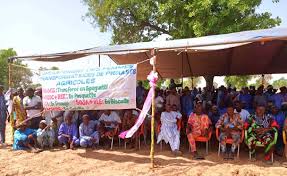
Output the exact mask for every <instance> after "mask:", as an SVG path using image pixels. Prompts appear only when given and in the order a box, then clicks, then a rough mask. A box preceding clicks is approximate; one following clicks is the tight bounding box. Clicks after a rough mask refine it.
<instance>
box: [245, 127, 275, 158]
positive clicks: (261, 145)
mask: <svg viewBox="0 0 287 176" xmlns="http://www.w3.org/2000/svg"><path fill="white" fill-rule="evenodd" d="M273 130H274V132H275V134H274V140H273V141H272V142H271V143H270V144H273V145H275V144H276V143H277V139H278V130H277V129H273ZM246 141H247V130H245V143H246V145H247V142H246ZM255 146H256V147H264V144H262V143H261V142H259V141H257V142H256V144H255ZM249 159H250V160H251V152H250V151H249ZM271 162H272V163H273V162H274V152H272V153H271Z"/></svg>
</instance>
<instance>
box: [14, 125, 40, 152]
mask: <svg viewBox="0 0 287 176" xmlns="http://www.w3.org/2000/svg"><path fill="white" fill-rule="evenodd" d="M16 128H17V130H16V131H15V133H14V143H13V149H14V150H31V151H32V152H35V151H37V150H36V148H35V144H36V131H35V130H33V129H31V128H27V123H26V122H22V123H21V122H20V121H16Z"/></svg>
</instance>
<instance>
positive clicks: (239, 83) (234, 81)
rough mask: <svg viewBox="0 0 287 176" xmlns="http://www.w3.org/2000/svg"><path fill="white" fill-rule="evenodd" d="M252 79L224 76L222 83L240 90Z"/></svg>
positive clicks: (250, 77)
mask: <svg viewBox="0 0 287 176" xmlns="http://www.w3.org/2000/svg"><path fill="white" fill-rule="evenodd" d="M251 79H252V76H250V75H247V76H226V77H225V78H224V82H225V84H226V85H228V86H229V85H231V86H232V87H233V86H235V87H236V88H239V89H241V88H242V87H246V86H247V85H248V81H249V80H251Z"/></svg>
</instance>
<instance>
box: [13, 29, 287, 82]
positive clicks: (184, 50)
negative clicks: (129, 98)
mask: <svg viewBox="0 0 287 176" xmlns="http://www.w3.org/2000/svg"><path fill="white" fill-rule="evenodd" d="M152 49H157V51H158V53H157V71H158V72H159V74H160V76H161V77H162V78H179V77H187V76H202V75H216V76H221V75H246V74H271V73H287V67H286V65H287V28H272V29H264V30H254V31H244V32H237V33H230V34H222V35H213V36H206V37H199V38H190V39H179V40H170V41H160V42H141V43H133V44H125V45H114V46H106V47H95V48H89V49H85V50H78V51H73V52H64V53H55V54H46V55H32V56H17V57H16V58H20V59H24V60H33V61H46V62H59V61H68V60H73V59H77V58H81V57H85V56H89V55H92V54H100V55H108V56H109V57H110V58H111V59H113V60H114V61H115V62H116V63H117V64H136V63H141V64H139V65H138V78H139V79H146V75H147V74H148V73H149V72H150V70H151V66H150V65H149V62H144V61H145V60H147V59H149V58H150V57H151V55H150V51H151V50H152Z"/></svg>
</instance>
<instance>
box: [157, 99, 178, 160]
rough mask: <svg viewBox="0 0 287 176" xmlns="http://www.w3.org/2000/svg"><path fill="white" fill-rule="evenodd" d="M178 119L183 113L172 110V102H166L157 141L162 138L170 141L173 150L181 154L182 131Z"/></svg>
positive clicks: (167, 141)
mask: <svg viewBox="0 0 287 176" xmlns="http://www.w3.org/2000/svg"><path fill="white" fill-rule="evenodd" d="M178 119H181V114H180V113H178V112H175V111H172V108H171V106H170V104H166V106H165V111H164V112H162V113H161V117H160V121H161V128H160V132H159V134H158V137H157V143H159V142H160V141H161V140H164V141H165V143H169V145H170V148H171V151H172V152H173V153H174V154H175V155H181V152H180V151H179V145H180V131H179V130H178V127H177V120H178Z"/></svg>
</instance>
